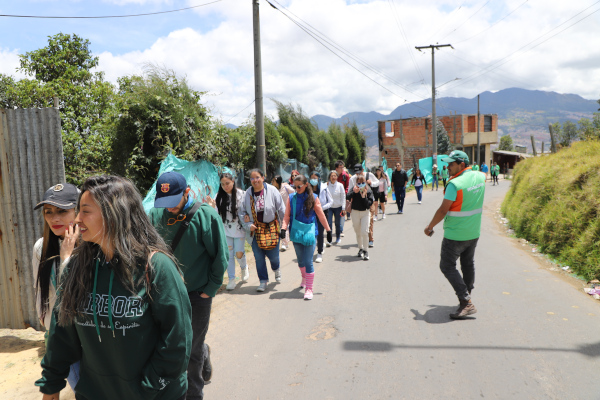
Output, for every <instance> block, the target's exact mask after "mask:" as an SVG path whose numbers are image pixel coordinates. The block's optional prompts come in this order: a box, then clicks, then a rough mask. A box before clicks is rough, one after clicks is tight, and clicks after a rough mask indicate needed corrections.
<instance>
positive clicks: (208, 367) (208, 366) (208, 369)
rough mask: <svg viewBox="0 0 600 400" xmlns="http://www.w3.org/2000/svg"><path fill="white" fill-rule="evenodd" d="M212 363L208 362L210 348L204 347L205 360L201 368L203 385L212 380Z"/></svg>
mask: <svg viewBox="0 0 600 400" xmlns="http://www.w3.org/2000/svg"><path fill="white" fill-rule="evenodd" d="M212 371H213V370H212V363H211V362H210V346H209V345H206V358H205V359H204V365H203V366H202V379H204V383H206V382H210V379H211V378H212Z"/></svg>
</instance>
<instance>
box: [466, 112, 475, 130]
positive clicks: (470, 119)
mask: <svg viewBox="0 0 600 400" xmlns="http://www.w3.org/2000/svg"><path fill="white" fill-rule="evenodd" d="M467 118H468V120H467V129H468V132H477V116H476V115H471V116H469V117H467Z"/></svg>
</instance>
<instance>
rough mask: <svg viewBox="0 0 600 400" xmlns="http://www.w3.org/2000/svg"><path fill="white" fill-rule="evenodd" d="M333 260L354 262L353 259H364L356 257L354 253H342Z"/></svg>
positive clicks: (361, 260)
mask: <svg viewBox="0 0 600 400" xmlns="http://www.w3.org/2000/svg"><path fill="white" fill-rule="evenodd" d="M335 261H341V262H355V261H360V262H364V260H363V259H362V258H358V257H356V255H355V254H352V255H350V254H348V255H343V256H337V257H336V258H335Z"/></svg>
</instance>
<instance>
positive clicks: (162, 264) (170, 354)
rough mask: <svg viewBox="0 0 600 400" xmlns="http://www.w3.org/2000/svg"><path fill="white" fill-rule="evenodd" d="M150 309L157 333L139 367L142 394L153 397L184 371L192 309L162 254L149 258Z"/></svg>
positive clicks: (175, 272) (179, 279) (180, 281)
mask: <svg viewBox="0 0 600 400" xmlns="http://www.w3.org/2000/svg"><path fill="white" fill-rule="evenodd" d="M151 262H152V265H153V266H154V271H155V273H154V278H153V280H152V290H151V295H152V301H151V302H150V310H151V312H152V317H153V318H154V321H155V328H154V329H157V330H158V331H159V335H158V341H157V343H156V347H155V349H154V351H153V352H152V357H151V358H150V359H149V360H148V362H147V363H146V364H145V365H144V367H143V368H142V371H141V372H142V373H141V378H142V381H141V386H142V392H143V393H144V394H145V395H146V396H145V397H146V398H148V399H151V398H154V397H155V396H156V395H158V394H159V393H160V391H161V390H162V389H164V387H165V386H167V385H168V384H169V383H170V382H174V381H177V380H178V379H179V378H180V377H181V375H182V374H183V373H185V371H186V370H187V365H188V361H189V358H190V349H191V347H192V319H191V315H192V308H191V306H190V300H189V297H188V294H187V289H186V287H185V285H184V283H183V278H182V277H181V275H180V274H179V271H178V270H177V267H176V266H175V263H174V262H173V261H172V260H171V259H170V258H168V257H167V256H166V255H164V254H162V253H157V254H155V255H154V256H153V257H152V261H151Z"/></svg>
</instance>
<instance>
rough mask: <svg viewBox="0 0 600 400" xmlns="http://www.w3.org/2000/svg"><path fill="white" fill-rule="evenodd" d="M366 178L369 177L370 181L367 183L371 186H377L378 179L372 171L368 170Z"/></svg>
mask: <svg viewBox="0 0 600 400" xmlns="http://www.w3.org/2000/svg"><path fill="white" fill-rule="evenodd" d="M367 178H370V179H371V183H370V184H369V186H371V187H373V186H375V187H377V186H379V179H377V177H376V176H375V175H374V174H373V173H372V172H369V175H368V176H367Z"/></svg>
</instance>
